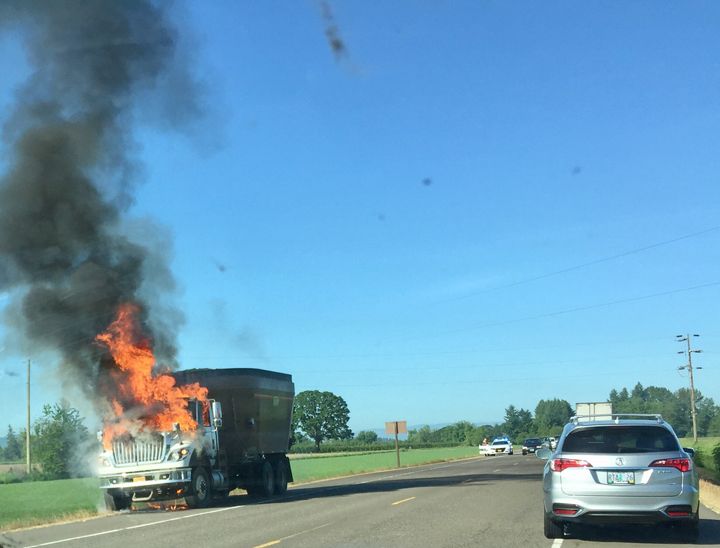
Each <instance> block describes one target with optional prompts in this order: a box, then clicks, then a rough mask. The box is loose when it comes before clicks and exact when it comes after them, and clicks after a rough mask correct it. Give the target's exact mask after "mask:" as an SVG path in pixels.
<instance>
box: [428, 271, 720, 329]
mask: <svg viewBox="0 0 720 548" xmlns="http://www.w3.org/2000/svg"><path fill="white" fill-rule="evenodd" d="M717 285H720V281H716V282H709V283H706V284H699V285H693V286H690V287H681V288H679V289H671V290H668V291H660V292H658V293H650V294H648V295H640V296H638V297H628V298H626V299H617V300H614V301H606V302H604V303H596V304H589V305H586V306H576V307H573V308H566V309H564V310H556V311H555V312H547V313H544V314H537V315H535V316H525V317H522V318H514V319H512V320H503V321H499V322H490V323H484V324H480V325H476V326H472V327H465V328H461V329H453V330H448V331H441V332H438V333H437V334H435V335H426V336H425V337H423V338H429V337H434V336H439V335H450V334H453V333H462V332H465V331H475V330H477V329H483V328H486V327H497V326H501V325H508V324H511V323H518V322H525V321H531V320H541V319H544V318H552V317H554V316H562V315H564V314H572V313H573V312H583V311H585V310H593V309H597V308H606V307H608V306H615V305H617V304H625V303H631V302H636V301H642V300H645V299H652V298H655V297H664V296H666V295H673V294H675V293H684V292H687V291H694V290H696V289H704V288H706V287H713V286H717Z"/></svg>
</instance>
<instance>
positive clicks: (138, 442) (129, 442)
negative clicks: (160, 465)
mask: <svg viewBox="0 0 720 548" xmlns="http://www.w3.org/2000/svg"><path fill="white" fill-rule="evenodd" d="M164 448H165V442H164V440H163V437H162V436H152V437H143V438H135V439H133V438H131V439H123V440H115V441H113V442H112V452H113V459H114V460H115V464H116V465H123V464H126V465H128V464H140V463H148V462H160V461H161V460H162V458H163V449H164Z"/></svg>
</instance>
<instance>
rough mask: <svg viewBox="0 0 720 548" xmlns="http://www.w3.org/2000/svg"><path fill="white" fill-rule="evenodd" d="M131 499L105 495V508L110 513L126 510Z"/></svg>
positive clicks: (124, 496) (122, 496)
mask: <svg viewBox="0 0 720 548" xmlns="http://www.w3.org/2000/svg"><path fill="white" fill-rule="evenodd" d="M131 504H132V499H131V498H130V497H128V496H127V495H111V494H110V493H107V492H106V493H105V507H106V508H107V509H108V510H110V511H111V512H117V511H119V510H126V509H128V508H130V505H131Z"/></svg>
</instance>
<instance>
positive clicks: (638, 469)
mask: <svg viewBox="0 0 720 548" xmlns="http://www.w3.org/2000/svg"><path fill="white" fill-rule="evenodd" d="M582 418H583V417H573V419H572V422H570V423H568V424H567V425H566V426H565V428H564V430H563V433H562V436H561V437H560V441H559V443H558V448H557V450H556V451H555V452H554V453H553V452H552V451H550V450H549V449H540V450H539V451H537V453H536V455H537V456H538V458H542V459H547V463H546V464H545V469H544V472H543V510H544V532H545V536H546V537H547V538H560V537H563V535H564V533H567V532H569V531H572V529H571V528H569V527H572V526H578V525H582V524H593V523H594V524H620V523H633V524H652V525H655V524H659V523H667V524H670V525H672V526H674V527H676V528H677V529H679V530H680V531H681V532H683V533H684V535H683V536H685V537H686V539H687V540H688V541H694V540H695V539H696V538H697V536H698V527H699V516H698V511H699V484H698V481H699V480H698V475H697V471H696V469H695V465H694V463H693V460H692V457H693V455H694V452H693V451H692V449H683V448H682V447H681V446H680V442H679V441H678V439H677V436H676V435H675V432H674V431H673V429H672V427H671V426H670V425H669V424H668V423H667V422H665V421H664V420H663V419H662V417H661V416H660V415H634V414H633V415H628V414H619V415H615V417H614V419H613V420H602V421H599V420H593V421H591V422H582Z"/></svg>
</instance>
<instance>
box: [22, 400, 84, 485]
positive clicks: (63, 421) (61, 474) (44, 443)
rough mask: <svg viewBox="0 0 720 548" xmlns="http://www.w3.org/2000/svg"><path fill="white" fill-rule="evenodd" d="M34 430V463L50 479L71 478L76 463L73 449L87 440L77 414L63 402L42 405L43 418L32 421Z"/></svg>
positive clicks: (76, 458) (81, 419)
mask: <svg viewBox="0 0 720 548" xmlns="http://www.w3.org/2000/svg"><path fill="white" fill-rule="evenodd" d="M33 429H34V431H35V444H34V447H33V450H34V452H35V455H34V458H33V460H34V461H37V462H39V463H41V464H42V469H43V473H44V475H46V476H47V477H48V478H53V479H61V478H68V477H70V476H71V475H73V474H72V472H73V469H72V468H71V466H72V465H73V463H76V462H77V460H78V456H77V454H76V450H77V449H78V447H81V446H84V445H85V444H86V443H87V442H88V441H89V436H88V429H87V428H86V427H85V425H84V424H83V418H82V417H81V416H80V412H79V411H78V410H77V409H74V408H72V407H70V406H69V405H68V403H67V402H65V401H61V402H60V403H56V404H54V405H45V406H43V414H42V417H40V418H39V419H37V420H36V421H35V423H34V424H33Z"/></svg>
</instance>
